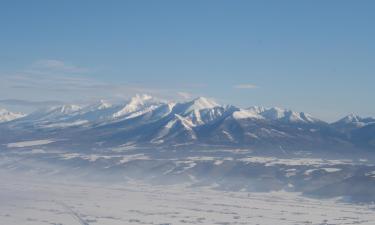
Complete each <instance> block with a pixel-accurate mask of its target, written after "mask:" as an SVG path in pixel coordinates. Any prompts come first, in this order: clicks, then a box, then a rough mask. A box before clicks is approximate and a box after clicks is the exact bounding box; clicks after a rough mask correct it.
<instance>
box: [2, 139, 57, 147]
mask: <svg viewBox="0 0 375 225" xmlns="http://www.w3.org/2000/svg"><path fill="white" fill-rule="evenodd" d="M55 141H56V140H52V139H44V140H32V141H21V142H14V143H8V144H7V147H8V148H24V147H31V146H40V145H47V144H50V143H53V142H55Z"/></svg>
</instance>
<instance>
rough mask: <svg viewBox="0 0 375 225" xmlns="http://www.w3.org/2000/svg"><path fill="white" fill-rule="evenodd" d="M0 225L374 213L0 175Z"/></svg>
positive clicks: (282, 195)
mask: <svg viewBox="0 0 375 225" xmlns="http://www.w3.org/2000/svg"><path fill="white" fill-rule="evenodd" d="M0 180H1V182H0V224H4V225H21V224H22V225H23V224H25V225H45V224H48V225H75V224H77V225H79V224H81V225H95V224H98V225H99V224H100V225H117V224H118V225H124V224H266V225H268V224H277V225H282V224H296V225H297V224H298V225H301V224H374V221H375V207H374V206H373V205H356V204H349V203H343V202H340V201H338V200H337V199H325V200H318V199H310V198H306V197H303V196H301V195H299V194H298V193H287V192H269V193H248V192H224V191H216V190H212V189H210V188H208V187H206V188H187V187H184V186H182V185H173V186H172V185H169V186H156V185H155V186H151V185H146V184H142V183H137V182H129V183H128V184H124V185H117V186H108V185H100V184H93V183H78V182H76V183H72V182H66V181H65V182H64V181H51V180H50V181H46V180H44V179H41V178H35V179H34V178H32V177H30V176H24V177H23V176H11V175H9V174H6V173H0Z"/></svg>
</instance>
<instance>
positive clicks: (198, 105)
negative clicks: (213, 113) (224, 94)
mask: <svg viewBox="0 0 375 225" xmlns="http://www.w3.org/2000/svg"><path fill="white" fill-rule="evenodd" d="M188 105H189V107H188V108H187V110H186V112H192V111H194V110H198V111H199V110H202V109H212V108H215V107H218V106H220V105H219V104H218V103H216V102H215V101H213V100H211V99H208V98H204V97H199V98H196V99H194V100H192V101H190V102H188Z"/></svg>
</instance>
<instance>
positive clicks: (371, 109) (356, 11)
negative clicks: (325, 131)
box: [0, 0, 375, 121]
mask: <svg viewBox="0 0 375 225" xmlns="http://www.w3.org/2000/svg"><path fill="white" fill-rule="evenodd" d="M374 12H375V2H374V1H364V0H362V1H354V0H353V1H333V0H331V1H308V0H306V1H300V0H295V1H245V0H244V1H229V0H227V1H220V0H212V1H207V0H200V1H191V0H189V1H163V0H159V1H142V0H137V1H136V0H134V1H69V0H65V1H47V0H46V1H39V0H34V1H17V0H12V1H10V0H9V1H1V7H0V33H1V37H0V38H1V39H0V40H1V41H0V78H1V80H2V82H1V83H0V100H4V99H17V100H26V101H51V100H52V101H55V100H58V101H89V100H90V101H91V100H94V99H101V98H113V99H122V98H127V97H129V96H130V95H133V94H135V93H143V92H145V93H149V94H153V95H156V96H159V97H163V98H173V99H179V100H181V99H185V98H186V99H189V98H191V97H194V96H198V95H203V96H208V97H212V98H215V99H217V100H219V101H220V102H221V103H224V104H225V103H231V104H235V105H238V106H241V107H247V106H251V105H263V106H281V107H285V108H290V109H294V110H297V111H305V112H309V113H311V114H313V115H315V116H317V117H319V118H322V119H326V120H330V121H332V120H335V119H337V118H339V117H341V116H344V115H345V114H348V113H350V112H355V113H358V114H360V115H363V116H375V104H373V102H374V100H373V98H374V96H375V88H374V84H375V73H374V72H375V41H374V40H375V26H374V23H375V13H374Z"/></svg>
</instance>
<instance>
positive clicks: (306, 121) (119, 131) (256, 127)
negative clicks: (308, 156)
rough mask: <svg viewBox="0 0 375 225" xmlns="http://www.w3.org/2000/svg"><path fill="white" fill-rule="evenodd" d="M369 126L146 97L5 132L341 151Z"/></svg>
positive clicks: (69, 109) (73, 109)
mask: <svg viewBox="0 0 375 225" xmlns="http://www.w3.org/2000/svg"><path fill="white" fill-rule="evenodd" d="M372 121H374V119H371V118H366V119H363V118H360V117H358V116H353V115H352V116H348V117H346V118H344V119H342V120H340V121H338V122H337V123H334V124H328V123H326V122H324V121H321V120H319V119H316V118H314V117H313V116H311V115H309V114H307V113H304V112H295V111H292V110H287V109H281V108H278V107H272V108H265V107H260V106H253V107H249V108H246V109H242V108H238V107H235V106H230V105H229V106H222V105H220V104H218V103H216V102H215V101H213V100H211V99H208V98H203V97H200V98H196V99H193V100H191V101H187V102H179V103H174V102H167V101H160V100H158V99H155V98H153V97H152V96H149V95H137V96H135V97H133V98H131V99H130V100H129V101H126V102H124V103H123V104H110V103H108V102H106V101H99V102H97V103H94V104H89V105H74V104H71V105H63V106H56V107H53V108H49V109H47V110H39V111H37V112H35V113H32V114H30V115H28V116H25V117H23V118H20V119H18V120H15V121H14V122H11V123H7V126H8V128H6V129H14V128H17V132H22V130H25V132H26V131H27V132H26V133H27V135H30V133H32V134H34V133H35V134H38V135H41V134H43V135H45V136H43V137H41V138H56V137H58V138H60V137H64V138H66V139H67V140H71V141H72V143H76V144H84V145H92V144H93V143H96V142H99V143H106V144H108V145H122V144H124V143H129V142H131V143H135V144H137V145H150V144H151V145H155V144H157V145H159V146H160V145H167V144H168V145H186V144H187V143H189V144H198V145H202V144H203V145H207V144H209V145H215V144H220V145H226V146H232V147H234V146H247V147H267V148H274V147H276V148H293V149H298V148H302V149H304V148H310V149H313V148H318V149H324V148H333V147H334V148H341V149H343V148H351V147H352V146H353V144H354V145H357V144H356V143H357V142H352V139H350V137H349V138H348V135H346V134H347V133H348V132H351V130H353V129H358V127H363V125H364V124H371V123H372ZM353 124H354V126H353ZM0 129H1V126H0ZM34 129H35V132H34ZM367 130H370V129H364V130H363V132H361V133H360V134H361V135H363V133H364V132H370V131H367ZM357 136H358V135H357ZM357 136H356V137H357ZM12 137H15V136H14V135H9V138H12ZM357 139H358V138H357ZM371 140H372V139H371ZM371 140H370V142H371ZM12 141H15V142H16V141H17V140H13V139H12ZM91 142H92V143H91Z"/></svg>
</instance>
